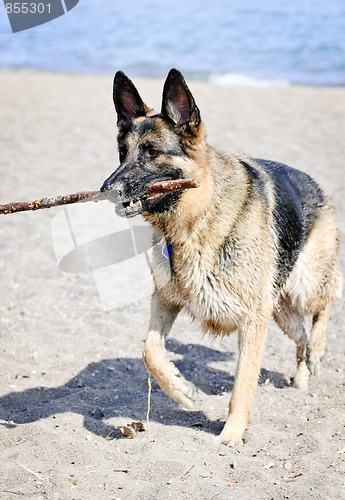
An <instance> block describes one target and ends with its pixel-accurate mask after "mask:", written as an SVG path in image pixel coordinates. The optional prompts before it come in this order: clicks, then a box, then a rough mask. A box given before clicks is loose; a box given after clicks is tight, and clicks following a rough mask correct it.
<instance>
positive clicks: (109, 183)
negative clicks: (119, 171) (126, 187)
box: [100, 174, 123, 196]
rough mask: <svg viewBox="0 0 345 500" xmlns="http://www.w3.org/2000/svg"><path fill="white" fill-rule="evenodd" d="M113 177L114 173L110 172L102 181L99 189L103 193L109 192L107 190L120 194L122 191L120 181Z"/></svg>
mask: <svg viewBox="0 0 345 500" xmlns="http://www.w3.org/2000/svg"><path fill="white" fill-rule="evenodd" d="M114 177H115V174H111V176H110V177H108V179H106V180H105V181H104V182H103V185H102V187H101V189H100V191H101V192H102V193H105V195H107V192H109V191H116V192H117V194H118V195H120V196H121V194H122V191H123V184H122V182H121V181H116V180H115V179H114Z"/></svg>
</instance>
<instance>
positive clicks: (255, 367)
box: [143, 142, 340, 442]
mask: <svg viewBox="0 0 345 500" xmlns="http://www.w3.org/2000/svg"><path fill="white" fill-rule="evenodd" d="M198 148H199V151H200V157H201V165H200V167H199V165H198V164H197V162H196V161H193V160H192V159H191V160H189V165H188V166H186V165H184V171H185V172H187V173H188V175H189V174H190V175H191V176H192V177H193V178H195V179H196V180H197V181H198V182H200V187H199V188H198V189H194V190H191V191H189V192H185V193H184V194H183V195H182V197H181V200H180V202H179V204H178V206H177V207H176V209H175V210H174V212H173V213H172V214H169V216H165V215H146V218H147V220H149V221H150V222H151V223H152V224H153V225H155V226H157V227H159V229H160V230H161V231H163V234H164V236H165V238H166V239H167V241H169V242H170V243H171V244H172V247H173V249H174V255H173V266H174V276H173V277H172V279H171V280H168V283H167V284H166V285H165V286H164V287H161V288H159V287H158V288H157V289H156V292H155V294H154V297H153V311H152V317H151V326H150V330H149V334H148V339H147V343H146V345H145V348H144V351H143V356H144V360H145V364H146V366H147V368H148V370H149V371H150V372H151V373H152V374H153V375H154V377H155V378H156V380H157V381H158V383H159V385H160V387H161V388H162V389H163V390H164V391H165V392H166V393H167V394H168V395H169V396H170V397H171V398H172V399H174V400H175V401H177V402H178V403H180V404H182V405H183V406H185V407H186V408H191V407H192V404H193V403H192V399H193V394H194V391H193V388H192V387H191V385H190V383H189V382H186V381H185V380H184V378H183V377H182V375H181V374H180V373H179V372H178V370H177V369H176V368H175V367H174V365H173V364H172V363H171V362H170V361H167V359H166V357H165V348H164V338H165V336H166V335H167V334H168V331H169V330H170V328H171V325H172V322H173V320H174V319H175V316H176V314H177V313H178V311H179V310H180V308H181V307H185V309H187V311H189V313H190V314H191V316H192V317H193V318H195V319H198V320H199V321H200V322H201V325H202V328H203V330H204V331H209V332H211V333H212V334H213V335H224V334H229V333H231V332H232V331H234V330H238V336H239V361H238V367H237V371H236V379H235V384H234V388H233V392H232V398H231V401H230V406H229V417H228V420H227V422H226V424H225V427H224V429H223V431H222V433H221V436H220V438H221V440H222V441H223V442H229V441H241V440H242V437H243V432H244V431H245V429H246V427H247V425H248V423H249V418H250V401H251V398H252V395H253V393H254V391H255V387H256V385H257V380H258V375H259V371H260V363H261V355H262V351H263V348H264V343H265V338H266V332H267V324H268V320H269V317H270V316H271V314H272V313H273V311H274V316H275V319H276V321H277V323H278V324H279V326H280V327H281V328H282V329H283V331H284V332H285V333H287V334H288V335H289V336H290V337H291V338H293V340H294V341H295V342H296V345H297V365H298V368H297V372H296V376H295V385H296V386H297V387H300V388H306V387H307V384H308V378H309V371H311V372H312V373H318V371H319V365H320V362H321V360H322V358H323V357H324V354H325V349H326V341H325V338H326V328H327V323H328V317H329V309H330V304H331V302H332V301H333V299H334V297H335V295H336V288H337V286H338V283H339V276H340V274H339V271H338V267H337V266H338V264H337V262H338V261H337V254H338V238H337V229H336V225H335V218H334V211H333V209H332V208H331V206H327V207H326V208H325V209H324V211H323V213H322V216H321V217H320V218H319V219H318V220H317V221H316V222H315V226H314V229H313V231H312V233H311V234H310V237H309V239H308V241H307V243H306V245H305V248H304V251H303V252H302V253H301V255H300V256H299V259H298V262H297V264H296V266H295V269H294V270H293V272H292V273H291V276H290V278H289V280H288V282H287V283H286V286H285V288H284V292H283V293H282V294H281V296H280V297H281V298H280V299H278V302H277V303H275V301H274V299H273V297H274V292H273V282H274V277H275V275H276V257H275V249H276V245H277V242H276V239H275V234H274V231H273V230H271V227H272V220H271V213H272V212H270V211H267V210H266V208H267V207H264V205H263V204H262V203H261V202H260V200H258V201H256V202H255V203H254V202H253V203H252V206H250V207H246V209H245V208H244V207H245V204H246V202H247V201H248V200H247V195H248V190H249V189H250V180H249V179H248V177H247V174H246V172H244V170H243V169H242V168H241V165H240V161H239V160H240V159H241V157H240V156H238V157H237V156H228V155H224V154H219V153H217V152H215V151H214V150H213V149H211V148H209V147H208V146H206V144H205V143H203V142H201V143H199V145H198V147H197V148H196V149H195V152H194V153H195V157H196V158H197V156H198ZM175 161H176V166H178V164H179V161H181V160H175ZM224 164H226V169H229V168H230V169H232V175H231V181H232V182H231V184H229V183H226V184H225V185H224V187H223V192H222V194H221V198H219V199H218V198H217V196H218V197H219V193H217V194H215V186H214V181H213V179H214V177H215V172H214V171H213V170H216V171H217V177H219V176H220V177H221V170H222V169H224V168H225V165H224ZM267 189H268V190H270V182H269V179H267ZM268 198H269V197H268ZM270 203H271V205H272V206H271V209H272V208H273V205H274V196H273V195H272V197H271V202H270ZM225 214H226V217H225ZM229 233H231V235H232V236H231V237H232V239H233V241H234V242H237V243H236V244H235V245H234V248H235V252H236V255H235V256H234V258H235V259H236V261H238V263H239V265H238V268H237V269H236V267H235V268H234V267H232V269H231V271H229V272H228V275H226V276H225V275H224V269H222V268H221V267H219V268H218V270H217V262H216V256H217V252H218V249H219V245H220V244H221V242H222V241H223V240H224V238H225V237H226V235H227V234H229ZM157 258H158V259H161V258H162V257H161V256H160V255H158V254H157ZM156 265H157V263H156ZM217 274H218V278H217ZM210 275H212V276H214V280H213V283H212V284H211V283H209V282H208V281H207V279H206V276H210ZM276 300H277V299H276ZM167 307H168V308H171V310H172V311H173V313H171V314H170V315H169V314H167V309H166V308H167ZM305 314H313V315H314V326H313V329H312V332H311V335H310V341H309V337H308V335H307V333H306V331H305V328H304V320H303V316H304V315H305ZM167 318H168V319H167ZM162 325H165V327H164V328H165V331H164V333H163V334H162V329H164V328H163V327H162ZM166 325H168V326H166Z"/></svg>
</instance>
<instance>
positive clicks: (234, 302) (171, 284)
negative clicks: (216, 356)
mask: <svg viewBox="0 0 345 500" xmlns="http://www.w3.org/2000/svg"><path fill="white" fill-rule="evenodd" d="M152 272H153V276H154V280H155V285H156V288H157V289H158V290H159V293H160V295H161V296H162V297H163V299H165V300H167V301H168V302H170V303H171V302H173V303H175V304H178V305H180V306H182V307H184V308H185V309H186V310H187V311H188V312H189V313H190V314H191V315H192V316H193V317H194V318H195V319H197V320H199V321H200V322H201V323H202V325H203V327H204V329H205V330H210V331H213V332H214V333H220V331H223V332H225V333H226V332H230V331H232V330H233V329H234V324H235V323H236V322H237V320H238V318H239V317H240V316H241V314H242V305H241V303H240V301H239V299H238V297H237V296H236V294H235V293H234V290H233V289H232V287H231V267H229V268H228V269H224V268H223V269H221V270H220V269H219V266H218V264H217V259H216V255H215V254H214V253H212V251H211V250H210V249H208V248H207V247H205V248H193V246H192V245H184V246H183V247H182V246H181V247H180V248H176V247H175V248H174V247H173V246H169V247H168V246H166V245H165V246H163V248H162V250H159V251H158V248H156V251H155V254H154V259H153V265H152Z"/></svg>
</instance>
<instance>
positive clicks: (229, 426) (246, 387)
mask: <svg viewBox="0 0 345 500" xmlns="http://www.w3.org/2000/svg"><path fill="white" fill-rule="evenodd" d="M267 323H268V321H267V322H263V323H262V324H255V323H249V324H246V325H244V326H242V327H240V328H239V330H238V344H239V360H238V364H237V370H236V378H235V383H234V387H233V391H232V396H231V400H230V405H229V416H228V418H227V421H226V423H225V426H224V428H223V431H222V432H221V434H220V439H221V442H222V443H228V442H242V437H243V433H244V431H245V430H246V427H247V425H248V423H249V420H250V403H251V399H252V396H253V394H254V391H255V388H256V386H257V383H258V378H259V373H260V367H261V357H262V352H263V348H264V344H265V339H266V332H267Z"/></svg>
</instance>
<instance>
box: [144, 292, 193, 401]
mask: <svg viewBox="0 0 345 500" xmlns="http://www.w3.org/2000/svg"><path fill="white" fill-rule="evenodd" d="M179 312H180V308H178V307H174V306H171V305H168V304H165V303H163V302H162V301H161V300H160V299H159V298H158V297H157V295H156V294H153V297H152V306H151V320H150V327H149V333H148V336H147V340H146V343H145V346H144V349H143V359H144V362H145V365H146V368H147V369H148V371H149V373H151V374H152V375H153V376H154V378H155V379H156V381H157V382H158V384H159V386H160V387H161V389H163V391H164V392H165V393H166V394H167V395H168V396H170V397H171V398H172V399H174V400H175V401H176V402H177V403H179V404H180V405H182V406H183V407H185V408H189V409H191V408H192V407H193V394H194V392H195V387H194V386H193V384H191V383H190V382H187V381H186V380H185V379H184V377H183V376H182V375H181V373H180V372H179V370H178V369H177V368H176V366H175V365H174V364H173V363H172V362H171V361H169V360H168V359H167V357H166V350H165V338H166V337H167V335H168V333H169V331H170V330H171V327H172V325H173V323H174V321H175V318H176V316H177V315H178V313H179Z"/></svg>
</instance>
